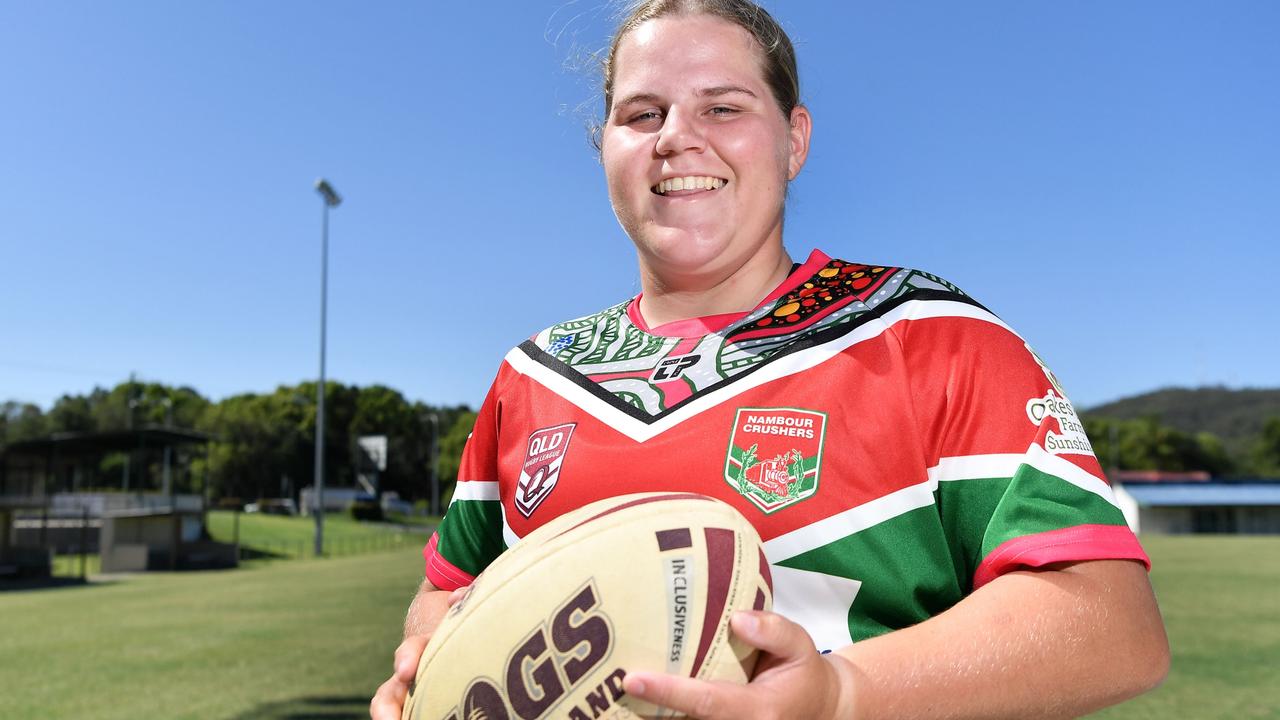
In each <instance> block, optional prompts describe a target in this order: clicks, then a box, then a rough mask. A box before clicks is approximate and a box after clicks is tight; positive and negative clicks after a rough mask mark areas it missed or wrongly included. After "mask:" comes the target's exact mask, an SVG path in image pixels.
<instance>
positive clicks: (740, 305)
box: [640, 243, 792, 327]
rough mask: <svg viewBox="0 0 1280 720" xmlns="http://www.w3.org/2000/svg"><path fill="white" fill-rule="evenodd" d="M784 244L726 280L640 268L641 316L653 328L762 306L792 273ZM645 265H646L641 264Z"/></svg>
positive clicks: (762, 253)
mask: <svg viewBox="0 0 1280 720" xmlns="http://www.w3.org/2000/svg"><path fill="white" fill-rule="evenodd" d="M791 264H792V263H791V256H790V255H788V254H787V251H786V249H785V248H783V247H782V245H781V243H779V244H778V245H777V246H775V250H774V251H773V252H763V251H762V252H760V253H757V254H756V255H755V256H753V257H752V258H751V259H750V260H748V261H747V262H746V263H744V264H743V265H742V266H741V267H738V268H737V269H735V270H733V271H732V272H730V273H728V274H725V275H723V276H715V275H711V276H707V275H698V274H693V275H687V276H679V275H674V274H669V273H668V274H664V273H658V272H654V271H653V269H652V268H648V267H643V266H642V267H641V271H640V286H641V289H642V290H643V291H644V293H643V295H642V296H641V298H640V314H641V315H643V316H644V319H645V322H647V323H648V324H649V326H650V327H658V326H659V325H665V324H666V323H669V322H675V321H677V320H688V319H690V318H697V317H707V316H710V315H721V314H725V313H734V312H746V311H748V310H751V309H752V308H754V307H755V306H756V305H759V304H760V301H761V300H763V299H764V298H765V297H766V296H767V295H768V294H769V293H770V292H772V291H773V289H774V288H776V287H777V286H778V285H779V284H780V283H781V282H782V281H783V280H785V279H786V277H787V275H788V274H790V272H791ZM642 265H643V264H642Z"/></svg>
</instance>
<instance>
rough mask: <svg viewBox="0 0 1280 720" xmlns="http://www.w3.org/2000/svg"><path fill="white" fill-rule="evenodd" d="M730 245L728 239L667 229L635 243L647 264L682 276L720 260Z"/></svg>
mask: <svg viewBox="0 0 1280 720" xmlns="http://www.w3.org/2000/svg"><path fill="white" fill-rule="evenodd" d="M730 244H731V243H730V242H729V240H728V238H724V237H716V236H715V235H710V234H703V233H698V232H689V231H687V230H672V229H669V228H664V229H663V230H661V231H659V232H655V233H650V234H649V235H648V237H646V238H645V239H643V240H637V241H636V247H637V248H639V250H640V255H641V257H642V259H643V260H645V261H647V262H648V263H649V264H651V265H658V266H661V267H662V268H665V269H668V270H677V271H683V272H691V271H696V270H699V269H702V268H705V267H707V266H709V265H713V264H715V263H716V261H717V260H723V259H724V256H725V253H726V252H727V251H728V250H729V247H730ZM655 269H656V268H655Z"/></svg>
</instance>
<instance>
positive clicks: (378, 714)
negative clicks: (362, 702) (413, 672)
mask: <svg viewBox="0 0 1280 720" xmlns="http://www.w3.org/2000/svg"><path fill="white" fill-rule="evenodd" d="M408 694H409V686H408V685H405V684H404V683H402V682H400V680H399V679H398V678H395V677H393V678H391V679H390V680H388V681H386V682H384V683H382V685H380V686H379V687H378V692H377V694H376V695H374V696H373V700H372V701H370V702H369V717H370V718H371V719H372V720H400V714H401V711H402V710H403V709H404V699H405V696H406V695H408Z"/></svg>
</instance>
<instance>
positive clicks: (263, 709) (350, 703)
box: [229, 696, 370, 720]
mask: <svg viewBox="0 0 1280 720" xmlns="http://www.w3.org/2000/svg"><path fill="white" fill-rule="evenodd" d="M369 699H370V698H368V697H362V696H350V697H304V698H294V699H292V700H280V701H277V702H269V703H263V704H262V705H259V706H257V707H255V708H254V709H252V710H250V711H248V712H246V713H244V714H242V715H236V716H235V717H234V718H229V720H313V719H314V720H360V719H361V718H368V717H369Z"/></svg>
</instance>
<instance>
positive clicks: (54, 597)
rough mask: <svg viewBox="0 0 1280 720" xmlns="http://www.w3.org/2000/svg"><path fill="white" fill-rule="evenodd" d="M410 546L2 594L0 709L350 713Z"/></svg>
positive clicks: (382, 648) (385, 663)
mask: <svg viewBox="0 0 1280 720" xmlns="http://www.w3.org/2000/svg"><path fill="white" fill-rule="evenodd" d="M421 577H422V556H421V555H420V554H419V552H418V550H417V549H412V550H410V549H404V550H397V551H394V552H382V553H368V554H364V555H361V556H359V557H348V558H336V559H323V560H313V561H307V562H287V563H266V564H260V565H258V566H256V567H252V568H248V569H240V570H230V571H221V572H202V573H194V572H193V573H151V574H146V575H138V576H134V577H130V578H128V579H126V580H121V581H115V582H108V583H96V584H90V585H88V586H79V587H72V588H60V589H50V590H36V591H23V592H6V593H0V678H3V683H2V686H0V687H2V689H0V717H2V718H6V719H17V718H41V719H42V720H43V719H45V718H95V720H97V719H100V720H110V719H112V718H120V719H122V720H124V719H129V720H133V719H136V718H166V719H168V718H175V719H178V718H210V719H218V720H229V719H231V718H246V719H247V718H264V719H271V718H280V719H281V720H283V718H299V717H326V718H358V717H367V713H368V702H369V698H370V697H372V694H373V691H374V689H376V687H377V686H378V684H379V683H381V682H382V681H383V680H385V679H386V676H387V675H388V674H389V672H390V667H391V653H392V651H393V650H394V649H395V646H396V645H397V644H398V642H399V637H400V624H401V621H402V619H403V617H404V611H405V608H406V607H407V606H408V603H409V599H410V598H411V597H412V596H413V592H414V590H415V589H416V586H417V583H418V581H419V580H420V578H421Z"/></svg>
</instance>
